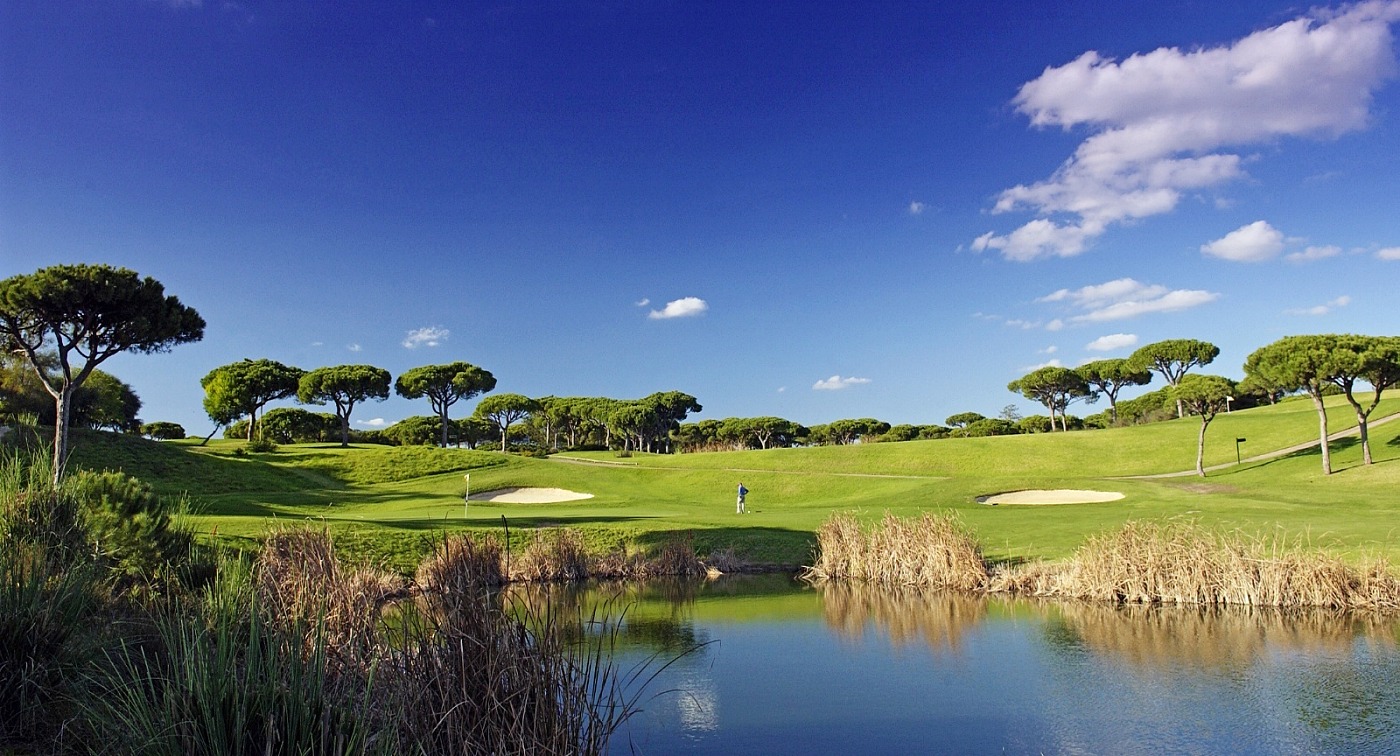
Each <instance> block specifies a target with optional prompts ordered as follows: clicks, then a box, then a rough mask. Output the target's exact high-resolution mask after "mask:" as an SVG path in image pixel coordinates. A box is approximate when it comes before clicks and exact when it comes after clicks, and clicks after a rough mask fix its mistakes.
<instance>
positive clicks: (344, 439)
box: [340, 413, 350, 449]
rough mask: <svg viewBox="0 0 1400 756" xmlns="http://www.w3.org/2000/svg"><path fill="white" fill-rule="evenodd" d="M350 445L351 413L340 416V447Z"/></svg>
mask: <svg viewBox="0 0 1400 756" xmlns="http://www.w3.org/2000/svg"><path fill="white" fill-rule="evenodd" d="M349 446H350V415H349V414H348V413H347V414H344V415H341V416H340V448H342V449H345V448H348V447H349Z"/></svg>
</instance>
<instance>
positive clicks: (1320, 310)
mask: <svg viewBox="0 0 1400 756" xmlns="http://www.w3.org/2000/svg"><path fill="white" fill-rule="evenodd" d="M1349 304H1351V297H1349V296H1346V295H1342V296H1340V297H1337V298H1336V299H1334V300H1332V301H1331V302H1328V303H1327V304H1320V305H1317V306H1316V307H1304V308H1301V309H1297V310H1287V311H1286V312H1287V314H1289V315H1326V314H1327V313H1329V312H1331V311H1333V310H1335V309H1337V308H1338V307H1346V306H1347V305H1349Z"/></svg>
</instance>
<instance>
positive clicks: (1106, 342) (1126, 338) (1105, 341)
mask: <svg viewBox="0 0 1400 756" xmlns="http://www.w3.org/2000/svg"><path fill="white" fill-rule="evenodd" d="M1137 342H1138V337H1137V334H1135V333H1112V334H1109V335H1107V336H1100V337H1098V338H1097V339H1094V340H1093V341H1091V342H1089V343H1088V344H1085V345H1084V348H1085V349H1088V350H1089V351H1091V352H1112V351H1114V350H1117V349H1126V348H1127V347H1130V346H1134V345H1136V344H1137Z"/></svg>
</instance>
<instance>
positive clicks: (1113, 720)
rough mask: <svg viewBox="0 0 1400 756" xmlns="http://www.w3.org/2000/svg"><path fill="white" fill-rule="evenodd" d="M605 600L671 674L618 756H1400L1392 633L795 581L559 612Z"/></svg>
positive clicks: (635, 647)
mask: <svg viewBox="0 0 1400 756" xmlns="http://www.w3.org/2000/svg"><path fill="white" fill-rule="evenodd" d="M603 599H606V600H607V601H609V602H610V604H611V605H612V606H613V607H617V606H622V605H625V606H627V614H626V616H625V620H624V624H623V626H622V628H621V631H620V636H619V638H618V650H617V654H618V659H619V661H620V662H621V664H622V667H623V668H624V669H627V668H631V667H632V666H633V665H635V664H637V663H640V662H643V661H645V660H646V659H648V658H652V657H655V658H660V659H665V660H670V659H674V662H673V663H671V664H670V665H669V666H667V667H666V668H665V669H663V670H661V672H660V673H659V674H658V675H657V677H656V679H654V680H653V681H651V683H650V684H649V685H648V687H647V688H646V692H645V695H644V696H643V698H642V701H641V707H642V709H643V710H642V711H641V712H640V713H638V714H636V715H635V716H634V717H633V718H632V719H631V720H630V721H629V722H628V724H627V726H626V729H625V730H624V731H623V732H621V733H620V734H619V735H618V736H617V737H616V738H615V739H614V741H613V749H612V750H613V752H614V753H619V754H622V753H630V752H637V753H644V754H647V753H650V754H720V753H725V754H732V753H890V754H897V753H1002V752H1006V753H1115V754H1133V753H1144V754H1146V753H1153V754H1156V753H1396V752H1400V697H1397V696H1395V695H1394V694H1395V692H1396V691H1397V690H1400V648H1397V642H1396V641H1397V629H1398V626H1397V623H1396V622H1395V620H1394V619H1393V618H1379V617H1376V616H1372V615H1355V614H1351V615H1348V614H1336V613H1322V612H1317V613H1313V612H1301V613H1300V612H1278V611H1272V610H1257V609H1256V610H1245V609H1239V610H1216V609H1195V608H1175V607H1140V606H1133V607H1116V606H1109V605H1097V604H1083V603H1061V602H1040V601H1035V600H1026V599H1010V598H984V597H975V596H967V595H957V594H946V593H926V592H900V591H891V590H886V589H880V588H873V587H869V586H861V585H850V584H844V585H828V586H825V587H812V586H809V585H806V584H804V583H802V582H800V581H796V580H793V579H791V578H789V577H787V576H781V575H764V576H738V577H726V578H722V579H720V580H716V581H709V582H703V583H688V584H682V583H656V584H649V585H645V586H638V585H629V586H618V585H611V586H607V585H605V586H594V587H590V588H586V589H555V596H554V601H555V602H556V603H557V602H561V601H562V602H563V603H567V604H583V605H589V604H592V603H594V602H597V601H599V600H603ZM695 645H698V648H697V649H696V650H694V651H692V652H691V653H688V654H685V655H681V656H679V657H678V654H680V652H681V651H682V650H683V649H685V648H687V647H690V646H695Z"/></svg>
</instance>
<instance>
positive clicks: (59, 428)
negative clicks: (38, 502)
mask: <svg viewBox="0 0 1400 756" xmlns="http://www.w3.org/2000/svg"><path fill="white" fill-rule="evenodd" d="M72 399H73V386H72V385H71V384H65V385H64V386H63V388H62V389H60V390H59V391H58V394H57V395H56V396H55V397H54V424H53V487H54V488H58V482H59V480H60V479H61V478H62V477H63V467H64V465H66V464H67V463H68V419H69V416H70V414H71V412H72V407H73V402H72Z"/></svg>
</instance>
